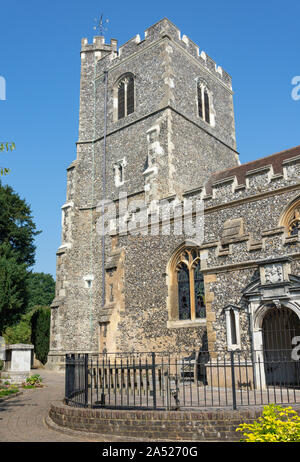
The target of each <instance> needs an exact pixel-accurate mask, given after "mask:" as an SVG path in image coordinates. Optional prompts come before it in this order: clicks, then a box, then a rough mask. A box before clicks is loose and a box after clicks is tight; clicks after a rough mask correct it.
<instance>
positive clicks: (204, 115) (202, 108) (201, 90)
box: [197, 82, 210, 124]
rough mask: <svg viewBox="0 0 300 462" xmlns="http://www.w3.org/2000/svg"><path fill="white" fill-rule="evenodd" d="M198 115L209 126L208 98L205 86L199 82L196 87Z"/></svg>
mask: <svg viewBox="0 0 300 462" xmlns="http://www.w3.org/2000/svg"><path fill="white" fill-rule="evenodd" d="M197 97H198V115H199V117H201V119H203V120H205V122H207V123H208V124H210V97H209V94H208V90H207V88H206V86H205V85H204V84H203V83H202V82H199V83H198V85H197Z"/></svg>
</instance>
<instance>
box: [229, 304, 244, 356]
mask: <svg viewBox="0 0 300 462" xmlns="http://www.w3.org/2000/svg"><path fill="white" fill-rule="evenodd" d="M239 311H240V308H239V307H238V306H234V305H229V306H227V307H226V308H225V318H226V333H227V347H228V351H232V350H239V349H240V348H241V339H240V313H239Z"/></svg>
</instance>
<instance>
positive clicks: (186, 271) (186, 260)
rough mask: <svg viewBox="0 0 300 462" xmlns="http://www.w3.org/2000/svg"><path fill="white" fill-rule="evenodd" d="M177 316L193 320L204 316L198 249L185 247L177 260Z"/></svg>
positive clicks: (202, 284) (202, 281) (202, 280)
mask: <svg viewBox="0 0 300 462" xmlns="http://www.w3.org/2000/svg"><path fill="white" fill-rule="evenodd" d="M176 269H177V284H178V317H179V319H181V320H183V319H190V320H195V319H197V318H205V317H206V309H205V291H204V278H203V274H202V272H201V266H200V258H199V251H198V250H197V249H196V248H189V249H185V250H184V251H182V252H181V254H180V255H179V257H178V261H177V268H176Z"/></svg>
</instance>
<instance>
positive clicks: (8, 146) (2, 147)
mask: <svg viewBox="0 0 300 462" xmlns="http://www.w3.org/2000/svg"><path fill="white" fill-rule="evenodd" d="M15 148H16V145H15V143H13V142H12V143H1V142H0V152H4V151H6V152H8V151H13V150H14V149H15ZM9 171H10V170H9V168H6V167H0V176H3V175H7V174H8V173H9Z"/></svg>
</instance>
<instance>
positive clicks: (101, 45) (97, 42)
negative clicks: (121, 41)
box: [81, 36, 118, 56]
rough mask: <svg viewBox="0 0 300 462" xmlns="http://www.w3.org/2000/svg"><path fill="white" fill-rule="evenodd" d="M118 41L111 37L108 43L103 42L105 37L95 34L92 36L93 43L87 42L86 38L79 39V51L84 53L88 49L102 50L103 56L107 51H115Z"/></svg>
mask: <svg viewBox="0 0 300 462" xmlns="http://www.w3.org/2000/svg"><path fill="white" fill-rule="evenodd" d="M117 45H118V41H117V40H116V39H111V40H110V44H108V43H105V37H103V36H96V37H94V38H93V43H88V39H87V38H83V39H82V40H81V53H86V52H89V51H93V52H95V51H98V52H99V51H100V52H104V54H103V56H106V54H107V53H111V52H117Z"/></svg>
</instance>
